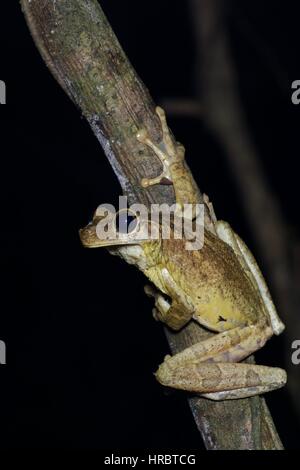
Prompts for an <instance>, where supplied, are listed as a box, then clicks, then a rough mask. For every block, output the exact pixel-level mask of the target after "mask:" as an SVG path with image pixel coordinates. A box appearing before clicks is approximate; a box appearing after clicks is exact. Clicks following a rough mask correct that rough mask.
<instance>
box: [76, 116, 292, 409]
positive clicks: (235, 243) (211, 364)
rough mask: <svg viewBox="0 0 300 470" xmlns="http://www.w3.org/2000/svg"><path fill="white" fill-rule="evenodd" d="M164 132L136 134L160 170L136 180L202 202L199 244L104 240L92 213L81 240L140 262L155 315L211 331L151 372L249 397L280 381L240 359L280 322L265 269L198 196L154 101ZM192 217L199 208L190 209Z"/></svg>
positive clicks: (222, 394) (179, 383) (212, 393)
mask: <svg viewBox="0 0 300 470" xmlns="http://www.w3.org/2000/svg"><path fill="white" fill-rule="evenodd" d="M156 113H157V115H158V118H159V121H160V124H161V129H162V139H161V142H160V143H159V144H156V143H155V142H154V141H153V140H152V139H151V138H150V136H149V134H148V132H147V130H146V129H141V130H140V131H139V132H138V134H137V140H138V141H139V142H140V145H143V146H146V147H147V148H150V149H152V151H153V152H154V153H155V155H156V156H157V157H158V158H159V159H160V161H161V164H162V172H161V174H160V175H158V176H157V177H155V178H144V179H142V181H141V186H142V187H145V188H146V187H148V186H151V185H157V184H166V182H167V183H168V184H173V185H174V191H175V197H176V202H177V204H178V205H179V207H180V206H182V205H183V204H185V203H191V204H196V203H199V202H203V203H204V205H205V210H206V213H207V214H208V215H209V217H207V220H208V221H209V222H208V223H207V224H205V228H204V234H205V235H204V245H203V247H202V248H201V249H199V250H193V251H188V250H186V249H185V241H184V240H182V239H174V237H173V238H172V237H171V238H170V239H162V238H158V239H156V240H140V239H135V235H134V232H133V233H128V235H127V236H125V237H124V236H123V237H122V240H120V239H119V238H117V237H116V239H115V240H106V239H105V240H102V239H99V238H98V237H97V235H96V231H95V227H96V225H97V222H98V221H99V214H97V211H96V213H95V215H94V219H93V221H92V222H91V223H90V224H89V225H88V226H87V227H85V228H84V229H82V230H81V231H80V237H81V241H82V243H83V245H84V246H86V247H90V248H93V247H102V246H105V247H109V250H110V252H111V253H113V254H117V255H119V256H121V257H122V258H123V259H124V260H126V261H127V262H128V263H130V264H133V265H135V266H136V267H138V268H139V269H140V270H141V271H142V272H143V273H144V274H145V275H146V276H147V278H148V279H149V280H150V281H151V285H147V286H146V287H145V292H146V294H147V295H148V296H151V297H153V299H154V304H155V307H154V310H153V313H154V317H155V318H156V319H158V320H160V321H162V322H164V323H165V324H166V325H167V326H168V327H170V328H172V329H174V330H180V329H181V328H182V327H183V326H184V325H186V324H187V323H188V322H189V321H195V322H198V323H199V324H200V325H202V326H204V327H205V328H208V329H209V330H211V331H213V332H215V333H216V334H215V335H213V336H212V337H210V338H209V339H206V340H204V341H202V342H199V343H198V344H194V345H193V346H191V347H188V348H187V349H185V350H183V351H182V352H180V353H178V354H175V355H174V356H172V357H170V356H167V357H166V358H165V360H164V362H163V363H162V364H161V365H160V366H159V368H158V370H157V372H156V374H155V375H156V378H157V380H158V381H159V382H160V383H161V384H162V385H164V386H168V387H173V388H176V389H181V390H186V391H189V392H193V393H195V394H199V395H201V396H203V397H206V398H209V399H211V400H226V399H236V398H244V397H250V396H253V395H258V394H262V393H265V392H267V391H270V390H273V389H277V388H280V387H282V386H283V385H284V384H285V383H286V372H285V371H284V370H282V369H279V368H275V367H266V366H261V365H255V364H246V363H240V361H242V360H243V359H245V358H246V357H247V356H249V355H251V354H252V353H253V352H254V351H256V350H258V349H259V348H261V347H262V346H263V345H264V344H265V343H266V341H267V340H268V339H269V338H270V337H271V336H272V335H273V334H276V335H279V334H280V333H281V332H282V331H283V330H284V325H283V323H282V321H281V320H280V318H279V316H278V314H277V312H276V309H275V306H274V304H273V301H272V298H271V295H270V292H269V290H268V287H267V285H266V282H265V280H264V278H263V275H262V273H261V271H260V269H259V267H258V265H257V263H256V261H255V259H254V257H253V255H252V254H251V252H250V251H249V249H248V248H247V246H246V245H245V243H244V242H243V240H242V239H241V238H240V237H239V236H238V235H237V234H236V233H235V232H234V231H233V229H232V228H231V227H230V225H229V224H228V223H227V222H224V221H218V220H217V218H216V216H215V213H214V209H213V206H212V204H211V203H210V201H209V199H208V197H207V196H204V198H203V199H201V196H200V193H199V191H198V189H197V185H196V183H195V181H194V180H193V177H192V176H191V173H190V171H189V169H188V167H187V164H186V162H185V158H184V153H185V150H184V147H183V146H182V145H181V144H179V143H178V142H176V141H175V139H174V137H173V135H172V133H171V131H170V130H169V128H168V125H167V121H166V116H165V113H164V111H163V110H162V109H161V108H159V107H158V108H156ZM193 217H197V214H193Z"/></svg>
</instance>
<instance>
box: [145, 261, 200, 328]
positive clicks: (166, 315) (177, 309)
mask: <svg viewBox="0 0 300 470" xmlns="http://www.w3.org/2000/svg"><path fill="white" fill-rule="evenodd" d="M162 277H163V279H164V282H165V285H166V287H167V291H168V293H169V294H170V297H171V298H172V301H171V302H169V300H167V299H166V297H165V296H164V295H163V294H162V293H161V292H160V291H159V290H157V289H155V288H154V287H152V286H150V285H146V286H145V292H146V294H147V295H148V296H149V297H153V298H154V300H155V308H154V309H153V310H152V313H153V316H154V318H155V320H158V321H161V322H163V323H165V324H166V325H168V326H169V327H170V328H172V329H173V330H180V329H181V328H182V327H183V326H184V325H186V323H188V322H189V321H190V320H191V318H192V314H193V312H194V309H193V307H191V305H190V303H189V301H188V299H187V298H186V297H185V295H184V294H182V292H181V290H180V288H179V287H177V286H176V284H175V283H174V281H173V280H172V278H171V276H170V274H169V273H168V271H167V270H166V269H163V272H162ZM174 289H177V291H176V295H175V291H174Z"/></svg>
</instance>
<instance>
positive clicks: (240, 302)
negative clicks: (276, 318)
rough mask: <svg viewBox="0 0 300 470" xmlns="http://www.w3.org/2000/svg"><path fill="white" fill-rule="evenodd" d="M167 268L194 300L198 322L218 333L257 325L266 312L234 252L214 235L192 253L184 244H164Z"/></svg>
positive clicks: (176, 242) (177, 241) (208, 234)
mask: <svg viewBox="0 0 300 470" xmlns="http://www.w3.org/2000/svg"><path fill="white" fill-rule="evenodd" d="M163 253H164V261H165V264H166V267H167V268H168V270H169V271H170V273H172V276H173V277H174V279H175V281H176V282H177V283H178V284H179V285H180V287H181V289H183V291H184V292H185V293H186V294H187V295H188V296H189V297H190V298H191V299H192V302H193V304H194V306H195V314H194V318H195V319H196V320H197V321H199V323H201V324H203V325H204V326H206V327H208V328H209V329H212V330H214V331H224V330H228V329H231V328H234V327H235V326H243V325H246V324H251V323H255V322H256V320H257V318H258V317H259V316H260V315H265V309H264V306H263V303H262V301H261V298H260V294H259V292H258V290H257V289H256V288H255V287H254V285H253V284H252V282H251V281H250V279H249V277H248V276H247V274H246V273H245V271H244V270H243V269H242V267H241V265H240V262H239V260H238V258H237V257H236V255H235V253H234V251H233V250H232V248H231V247H230V246H229V245H227V244H226V243H225V242H223V241H222V240H220V239H219V238H218V237H216V236H214V235H213V234H211V233H210V232H205V239H204V246H203V248H202V249H200V250H197V251H196V250H195V251H188V250H186V249H185V241H184V240H172V239H171V240H164V241H163Z"/></svg>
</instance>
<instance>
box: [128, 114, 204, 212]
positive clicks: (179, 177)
mask: <svg viewBox="0 0 300 470" xmlns="http://www.w3.org/2000/svg"><path fill="white" fill-rule="evenodd" d="M156 113H157V115H158V117H159V120H160V123H161V128H162V142H161V143H160V144H159V145H156V144H155V143H154V142H153V141H152V140H151V139H150V136H149V134H148V132H147V130H146V129H140V131H139V132H138V133H137V139H138V140H139V142H141V143H143V144H145V145H147V146H148V147H150V148H151V149H152V150H153V151H154V153H155V154H156V155H157V156H158V158H159V159H160V161H161V163H162V167H163V169H162V172H161V174H160V175H158V176H156V177H155V178H143V179H142V181H141V184H142V186H143V187H144V188H147V187H148V186H152V185H155V184H173V185H174V191H175V198H176V203H177V204H178V205H179V206H180V207H181V208H183V205H184V204H197V203H200V202H201V198H200V193H199V190H198V187H197V185H196V183H195V181H194V179H193V177H192V175H191V172H190V170H189V169H188V167H187V165H186V163H185V158H184V154H185V149H184V147H183V145H181V144H180V143H179V142H175V141H174V138H173V136H172V135H171V132H170V130H169V128H168V125H167V121H166V116H165V112H164V110H163V109H162V108H160V107H157V108H156Z"/></svg>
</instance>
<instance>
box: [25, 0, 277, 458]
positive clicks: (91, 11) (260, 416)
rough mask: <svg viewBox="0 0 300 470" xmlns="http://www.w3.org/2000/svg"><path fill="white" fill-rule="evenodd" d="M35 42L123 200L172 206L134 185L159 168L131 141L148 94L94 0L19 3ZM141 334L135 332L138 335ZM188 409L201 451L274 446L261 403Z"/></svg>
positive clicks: (158, 192)
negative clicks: (103, 156)
mask: <svg viewBox="0 0 300 470" xmlns="http://www.w3.org/2000/svg"><path fill="white" fill-rule="evenodd" d="M21 5H22V8H23V11H24V14H25V17H26V20H27V23H28V25H29V28H30V30H31V33H32V35H33V37H34V40H35V42H36V44H37V46H38V48H39V50H40V52H41V54H42V56H43V58H44V60H45V61H46V63H47V65H48V67H49V69H50V70H51V72H52V73H53V75H54V76H55V78H56V79H57V80H58V82H59V83H60V85H61V86H62V87H63V88H64V90H65V91H66V93H67V94H68V95H69V96H70V97H71V98H72V100H73V101H74V102H75V103H76V104H77V105H78V106H79V108H80V109H81V110H82V112H83V114H84V115H85V117H86V119H87V120H88V122H89V123H90V125H91V127H92V129H93V132H94V133H95V135H96V136H97V137H98V139H99V141H100V143H101V145H102V147H103V149H104V151H105V153H106V156H107V157H108V158H109V161H110V163H111V165H112V167H113V169H114V171H115V173H116V175H117V177H118V179H119V181H120V184H121V186H122V189H123V191H124V193H125V194H126V195H128V196H129V200H130V202H142V203H145V204H147V205H149V204H150V203H151V202H156V203H162V202H167V203H173V202H174V193H173V189H172V187H170V186H164V187H163V186H159V187H153V188H151V189H149V190H147V191H146V190H144V189H142V188H141V186H140V180H141V178H142V177H144V176H151V175H155V174H157V173H158V172H159V170H160V164H159V162H158V160H157V158H156V157H155V156H154V155H153V154H152V153H151V152H150V151H149V150H148V151H145V149H144V147H143V146H142V145H139V144H138V142H137V140H136V132H137V129H138V127H140V126H143V125H144V126H146V127H147V128H148V129H149V131H150V134H151V135H152V137H153V138H154V140H156V141H157V140H158V139H159V126H158V122H157V118H156V116H155V114H154V105H153V102H152V100H151V98H150V96H149V93H148V91H147V89H146V88H145V86H144V85H143V83H142V82H141V80H140V79H139V78H138V76H137V75H136V73H135V71H134V70H133V68H132V66H131V65H130V63H129V61H128V59H127V57H126V56H125V54H124V52H123V50H122V49H121V47H120V44H119V43H118V40H117V38H116V37H115V35H114V33H113V31H112V29H111V27H110V25H109V23H108V21H107V19H106V18H105V16H104V14H103V12H102V10H101V8H100V6H99V4H98V2H97V1H96V0H60V1H56V0H51V1H50V0H39V1H34V0H32V1H29V0H21ZM141 334H142V332H141ZM208 334H209V333H207V332H206V331H204V330H203V329H202V328H200V327H199V326H197V325H195V324H193V323H190V325H188V326H187V327H186V328H184V329H183V331H181V332H179V333H176V334H174V333H171V332H167V336H168V339H169V343H170V347H171V349H172V351H173V352H177V351H180V350H182V349H183V348H185V347H187V346H189V345H191V344H194V343H195V342H197V341H201V340H202V339H203V338H205V337H206V336H207V335H208ZM190 406H191V408H192V412H193V415H194V418H195V421H196V423H197V426H198V428H199V430H200V432H201V434H202V437H203V439H204V442H205V444H206V447H207V448H208V449H229V448H231V449H259V448H265V449H274V448H277V449H278V448H281V444H280V440H279V438H278V436H277V434H276V431H275V428H274V425H273V423H272V420H271V418H270V416H269V414H268V412H267V410H266V408H265V405H264V402H263V400H262V399H261V398H259V397H255V398H251V399H245V400H236V401H232V402H221V403H215V402H212V401H209V400H205V399H200V398H192V399H190Z"/></svg>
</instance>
